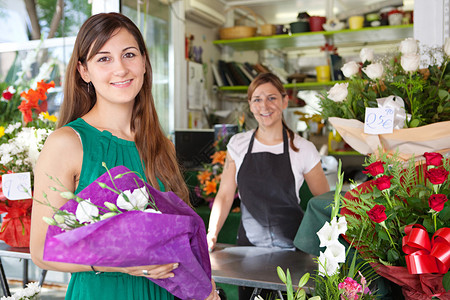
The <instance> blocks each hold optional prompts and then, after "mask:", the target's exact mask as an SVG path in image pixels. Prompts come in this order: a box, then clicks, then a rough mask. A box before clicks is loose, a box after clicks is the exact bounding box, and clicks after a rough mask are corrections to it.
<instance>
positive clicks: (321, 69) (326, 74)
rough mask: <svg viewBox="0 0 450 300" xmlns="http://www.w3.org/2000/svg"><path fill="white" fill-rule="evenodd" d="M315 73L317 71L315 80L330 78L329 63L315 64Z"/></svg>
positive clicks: (322, 80) (321, 80)
mask: <svg viewBox="0 0 450 300" xmlns="http://www.w3.org/2000/svg"><path fill="white" fill-rule="evenodd" d="M316 73H317V82H327V81H330V80H331V75H330V66H329V65H323V66H317V67H316Z"/></svg>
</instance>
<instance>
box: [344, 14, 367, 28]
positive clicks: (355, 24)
mask: <svg viewBox="0 0 450 300" xmlns="http://www.w3.org/2000/svg"><path fill="white" fill-rule="evenodd" d="M363 25H364V17H363V16H352V17H350V18H348V27H349V28H350V29H361V28H363Z"/></svg>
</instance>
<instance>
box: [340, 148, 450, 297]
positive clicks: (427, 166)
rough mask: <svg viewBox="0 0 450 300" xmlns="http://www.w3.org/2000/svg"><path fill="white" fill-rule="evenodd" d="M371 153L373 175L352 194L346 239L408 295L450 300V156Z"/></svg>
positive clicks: (347, 205)
mask: <svg viewBox="0 0 450 300" xmlns="http://www.w3.org/2000/svg"><path fill="white" fill-rule="evenodd" d="M423 156H424V158H425V160H424V161H422V162H420V163H417V162H416V161H415V160H414V159H410V160H409V161H407V162H404V161H403V160H402V159H400V158H399V157H398V153H397V154H394V155H393V156H391V155H387V154H386V153H385V154H383V155H381V156H379V157H376V156H375V155H371V156H369V158H368V159H367V161H366V164H365V166H366V171H365V173H366V174H369V175H370V176H372V177H373V179H372V180H370V181H368V182H365V183H364V184H362V185H360V186H359V187H357V188H355V189H353V190H351V191H349V192H347V194H346V195H345V201H344V203H343V207H342V209H341V214H343V215H345V216H346V219H347V222H348V230H347V232H346V237H347V238H348V239H349V240H352V241H353V243H354V245H355V246H356V247H357V248H358V249H359V253H360V254H361V255H362V256H363V258H364V259H366V260H368V261H370V262H371V263H372V265H373V266H374V269H375V271H376V272H377V273H378V274H380V275H381V276H384V277H386V278H387V279H389V280H391V281H393V282H394V283H396V284H398V285H400V286H402V290H403V294H404V295H405V297H406V298H407V299H431V298H432V297H438V298H439V299H450V272H449V268H450V201H448V199H449V198H450V179H449V173H450V172H449V171H450V158H445V157H443V156H442V155H441V154H439V153H425V154H424V155H423Z"/></svg>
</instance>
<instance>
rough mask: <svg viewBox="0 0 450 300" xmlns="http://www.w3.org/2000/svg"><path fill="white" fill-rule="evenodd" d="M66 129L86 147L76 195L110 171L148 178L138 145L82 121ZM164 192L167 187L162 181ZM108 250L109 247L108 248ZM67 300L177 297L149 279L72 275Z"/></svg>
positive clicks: (167, 299)
mask: <svg viewBox="0 0 450 300" xmlns="http://www.w3.org/2000/svg"><path fill="white" fill-rule="evenodd" d="M66 126H69V127H71V128H73V129H74V130H75V131H76V132H77V133H78V135H79V136H80V139H81V142H82V144H83V164H82V168H81V174H80V182H79V184H78V187H77V190H76V191H75V194H76V193H78V192H80V191H81V190H83V189H84V188H85V187H87V186H88V185H89V184H90V183H92V182H93V181H94V180H95V179H97V178H98V177H99V176H100V175H102V174H103V173H105V171H106V169H105V168H104V167H103V166H102V162H105V163H106V166H107V167H108V168H109V169H111V168H113V167H116V166H120V165H123V166H126V167H127V168H129V169H130V170H133V171H137V172H139V173H140V174H141V175H144V169H143V166H142V162H141V159H140V157H139V153H138V150H137V148H136V145H135V143H134V142H131V141H127V140H123V139H120V138H118V137H116V136H113V135H112V134H111V133H110V132H108V131H100V130H98V129H96V128H95V127H93V126H91V125H89V124H88V123H86V121H84V120H83V119H81V118H79V119H77V120H75V121H73V122H71V123H69V124H67V125H66ZM159 185H160V189H161V190H162V191H163V190H164V187H163V186H162V183H161V182H160V181H159ZM105 246H107V245H105ZM65 299H66V300H102V299H104V300H111V299H118V300H119V299H120V300H149V299H152V300H153V299H155V300H173V299H174V298H173V295H172V294H170V293H169V292H168V291H167V290H165V289H163V288H161V287H160V286H158V285H156V284H154V283H153V282H152V281H150V280H148V279H147V278H145V277H140V276H131V275H128V274H125V273H119V272H117V273H116V272H105V273H101V274H95V273H94V272H77V273H72V276H71V278H70V282H69V286H68V288H67V293H66V298H65Z"/></svg>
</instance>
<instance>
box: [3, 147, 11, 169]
mask: <svg viewBox="0 0 450 300" xmlns="http://www.w3.org/2000/svg"><path fill="white" fill-rule="evenodd" d="M0 153H1V154H2V158H1V159H0V165H6V164H8V163H9V162H10V161H12V160H13V158H12V156H11V155H9V154H8V153H4V152H3V151H1V148H0Z"/></svg>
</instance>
